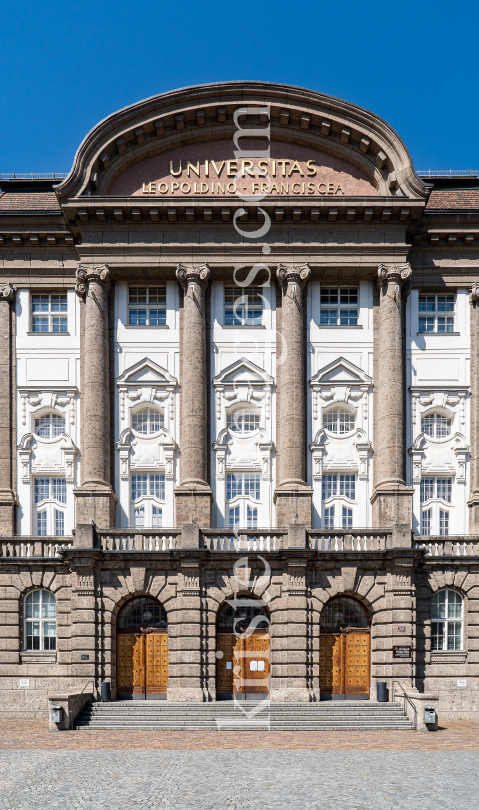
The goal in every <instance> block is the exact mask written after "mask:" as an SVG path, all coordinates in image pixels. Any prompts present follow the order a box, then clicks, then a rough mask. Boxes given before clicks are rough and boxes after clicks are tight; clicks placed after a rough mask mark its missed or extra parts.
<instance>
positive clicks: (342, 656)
mask: <svg viewBox="0 0 479 810" xmlns="http://www.w3.org/2000/svg"><path fill="white" fill-rule="evenodd" d="M319 622H320V646H319V650H320V654H319V688H320V695H321V700H368V699H369V668H370V650H371V643H370V641H371V635H370V617H369V613H368V611H367V610H366V608H365V607H364V605H363V604H361V602H359V601H358V600H357V599H353V598H352V597H351V596H337V597H335V598H334V599H331V601H330V602H328V603H327V604H326V605H325V606H324V607H323V609H322V611H321V616H320V620H319Z"/></svg>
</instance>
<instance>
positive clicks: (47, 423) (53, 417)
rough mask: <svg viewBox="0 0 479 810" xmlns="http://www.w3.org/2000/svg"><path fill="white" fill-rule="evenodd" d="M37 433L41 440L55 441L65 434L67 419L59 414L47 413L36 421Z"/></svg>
mask: <svg viewBox="0 0 479 810" xmlns="http://www.w3.org/2000/svg"><path fill="white" fill-rule="evenodd" d="M35 433H36V434H37V436H39V437H40V438H41V439H54V438H56V437H57V436H61V435H62V433H65V419H64V418H63V416H60V414H58V413H47V414H45V415H44V416H39V417H38V419H35Z"/></svg>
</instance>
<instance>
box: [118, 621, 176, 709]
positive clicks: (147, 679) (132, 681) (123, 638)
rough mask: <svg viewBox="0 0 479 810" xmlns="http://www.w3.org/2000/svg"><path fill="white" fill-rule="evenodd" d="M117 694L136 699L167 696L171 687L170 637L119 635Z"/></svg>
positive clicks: (162, 635)
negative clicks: (169, 681)
mask: <svg viewBox="0 0 479 810" xmlns="http://www.w3.org/2000/svg"><path fill="white" fill-rule="evenodd" d="M116 646H117V691H118V695H119V697H122V696H125V697H133V698H136V699H141V698H153V697H155V696H156V695H166V691H167V687H168V635H167V634H166V633H147V634H144V633H141V634H136V633H118V635H117V639H116Z"/></svg>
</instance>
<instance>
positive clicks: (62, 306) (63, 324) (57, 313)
mask: <svg viewBox="0 0 479 810" xmlns="http://www.w3.org/2000/svg"><path fill="white" fill-rule="evenodd" d="M31 302H32V332H67V331H68V303H67V294H66V293H51V294H50V293H32V298H31Z"/></svg>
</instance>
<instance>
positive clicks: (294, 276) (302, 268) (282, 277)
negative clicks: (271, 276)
mask: <svg viewBox="0 0 479 810" xmlns="http://www.w3.org/2000/svg"><path fill="white" fill-rule="evenodd" d="M310 275H311V269H310V267H309V265H308V264H301V265H299V266H298V267H289V266H288V265H285V264H279V265H278V269H277V270H276V277H277V279H278V282H279V284H280V285H281V287H282V286H283V285H284V284H288V283H289V282H291V281H292V282H296V284H299V285H300V286H301V287H304V286H305V285H306V283H307V282H308V280H309V277H310Z"/></svg>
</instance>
